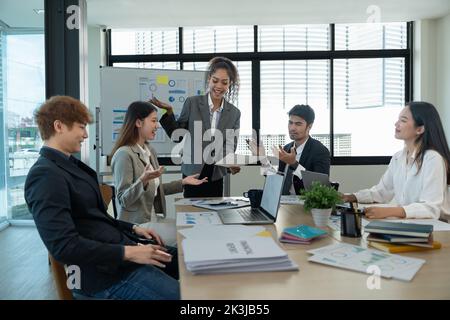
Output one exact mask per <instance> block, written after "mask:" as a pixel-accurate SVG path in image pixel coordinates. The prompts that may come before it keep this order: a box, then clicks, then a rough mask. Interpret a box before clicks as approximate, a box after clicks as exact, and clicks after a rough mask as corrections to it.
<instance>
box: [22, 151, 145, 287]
mask: <svg viewBox="0 0 450 320" xmlns="http://www.w3.org/2000/svg"><path fill="white" fill-rule="evenodd" d="M40 154H41V156H40V157H39V159H38V160H37V162H36V163H35V164H34V165H33V166H32V168H31V169H30V171H29V173H28V176H27V179H26V182H25V200H26V202H27V205H28V208H29V210H30V212H31V213H32V215H33V218H34V221H35V222H36V226H37V229H38V231H39V234H40V236H41V238H42V241H43V242H44V244H45V246H46V247H47V249H48V251H49V252H50V254H51V255H52V256H53V257H54V258H55V259H56V260H58V261H60V262H62V263H64V264H68V265H77V266H79V267H80V271H81V278H80V280H81V288H79V289H81V290H82V291H83V292H86V293H88V294H89V293H95V292H99V291H102V290H104V289H106V288H108V287H111V286H112V285H113V284H115V283H117V282H118V281H119V280H120V279H121V278H123V277H124V276H126V275H128V274H129V273H130V272H131V271H133V270H134V269H135V268H136V267H138V266H139V265H138V264H135V263H131V262H125V261H123V255H124V245H134V244H136V243H135V242H134V241H132V240H131V238H129V237H128V236H127V235H125V233H124V232H130V233H131V231H132V226H133V225H132V224H131V223H128V222H124V221H120V220H115V219H113V218H112V217H111V216H110V215H109V214H108V213H107V211H106V208H105V205H104V202H103V199H102V196H101V193H100V189H99V186H98V181H97V175H96V173H95V171H94V170H92V169H91V168H89V167H88V166H87V165H85V164H84V163H83V162H81V161H79V160H77V159H75V158H73V157H71V159H68V158H67V157H65V156H64V155H63V154H60V153H59V152H58V151H56V150H54V149H51V148H47V147H44V148H42V149H41V151H40ZM72 289H73V288H72Z"/></svg>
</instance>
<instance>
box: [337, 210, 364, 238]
mask: <svg viewBox="0 0 450 320" xmlns="http://www.w3.org/2000/svg"><path fill="white" fill-rule="evenodd" d="M341 236H344V237H351V238H359V237H361V214H360V213H358V212H355V211H354V210H352V209H343V210H342V211H341Z"/></svg>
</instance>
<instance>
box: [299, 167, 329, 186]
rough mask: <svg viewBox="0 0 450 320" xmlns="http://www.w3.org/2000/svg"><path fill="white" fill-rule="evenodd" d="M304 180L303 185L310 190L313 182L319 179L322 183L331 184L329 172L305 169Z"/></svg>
mask: <svg viewBox="0 0 450 320" xmlns="http://www.w3.org/2000/svg"><path fill="white" fill-rule="evenodd" d="M302 180H303V186H304V187H305V190H309V189H310V188H311V186H312V183H313V182H315V181H319V182H320V183H321V184H323V185H326V186H330V180H329V177H328V175H327V174H324V173H319V172H314V171H308V170H303V171H302Z"/></svg>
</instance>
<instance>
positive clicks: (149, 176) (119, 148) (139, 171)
mask: <svg viewBox="0 0 450 320" xmlns="http://www.w3.org/2000/svg"><path fill="white" fill-rule="evenodd" d="M158 127H159V123H158V117H157V109H156V108H155V107H153V106H152V105H151V104H150V103H148V102H142V101H136V102H133V103H132V104H130V106H129V107H128V110H127V113H126V115H125V121H124V124H123V126H122V129H121V131H120V136H119V139H118V140H117V142H116V144H115V146H114V148H113V150H112V153H111V154H112V155H113V158H112V162H111V167H112V173H113V176H114V185H115V187H116V190H117V197H116V198H117V202H118V211H119V212H118V215H119V219H121V220H125V221H129V222H132V223H138V224H140V223H146V222H150V220H152V218H153V220H155V219H154V218H155V216H154V214H155V212H156V213H162V214H163V215H164V216H165V215H166V202H165V199H164V196H165V194H173V193H178V192H182V191H183V185H200V184H202V183H204V182H206V181H207V179H206V178H205V179H202V180H199V179H196V178H197V176H198V175H191V176H187V177H185V178H184V179H182V180H177V181H172V182H169V183H164V184H163V183H162V179H161V174H162V173H163V171H164V167H161V166H159V164H158V160H157V155H156V152H155V150H154V149H153V148H152V147H151V146H150V144H149V143H148V140H153V139H155V136H156V130H157V129H158ZM153 209H154V210H153ZM152 216H153V217H152Z"/></svg>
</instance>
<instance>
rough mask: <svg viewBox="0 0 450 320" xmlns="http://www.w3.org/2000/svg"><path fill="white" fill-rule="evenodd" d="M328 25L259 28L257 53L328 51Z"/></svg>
mask: <svg viewBox="0 0 450 320" xmlns="http://www.w3.org/2000/svg"><path fill="white" fill-rule="evenodd" d="M329 28H330V27H329V25H321V24H314V25H287V26H259V27H258V31H259V34H258V40H259V43H258V50H259V51H312V50H329V47H330V45H329V43H330V38H329Z"/></svg>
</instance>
